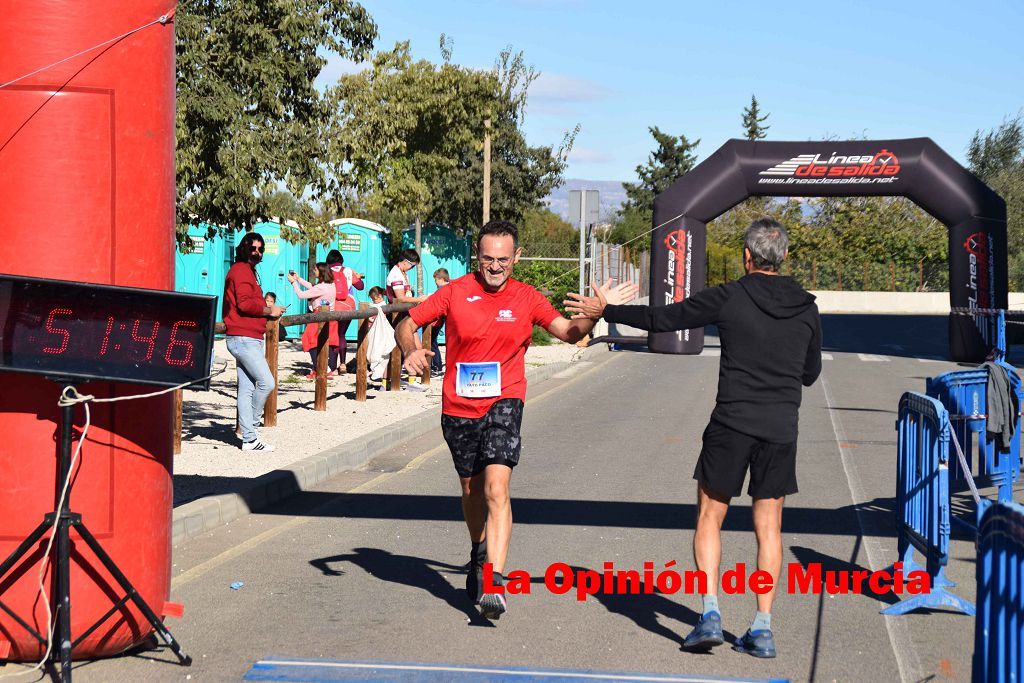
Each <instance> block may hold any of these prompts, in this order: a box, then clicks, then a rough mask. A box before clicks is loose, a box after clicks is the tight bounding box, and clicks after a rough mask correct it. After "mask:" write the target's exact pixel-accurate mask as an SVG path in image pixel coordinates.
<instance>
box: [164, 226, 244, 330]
mask: <svg viewBox="0 0 1024 683" xmlns="http://www.w3.org/2000/svg"><path fill="white" fill-rule="evenodd" d="M211 230H212V231H216V228H215V227H212V226H210V225H209V224H207V223H200V224H199V225H190V226H189V227H188V239H189V241H190V242H191V243H192V249H191V251H189V253H187V254H186V253H184V252H182V250H181V248H180V247H179V248H178V249H177V250H176V253H175V255H174V289H175V291H178V292H188V293H190V294H209V295H212V296H216V297H221V296H223V294H224V278H225V276H226V275H227V269H228V268H230V267H231V262H232V261H233V260H234V249H233V248H231V247H229V242H228V240H227V239H225V238H224V236H223V235H221V234H220V233H218V232H214V234H213V237H209V236H208V234H209V233H210V232H211ZM220 319H221V311H220V304H218V305H217V321H218V322H220Z"/></svg>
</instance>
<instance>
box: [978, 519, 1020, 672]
mask: <svg viewBox="0 0 1024 683" xmlns="http://www.w3.org/2000/svg"><path fill="white" fill-rule="evenodd" d="M978 512H979V514H978V565H977V572H976V574H977V582H978V615H977V618H976V619H975V621H974V658H973V662H972V664H973V665H972V676H971V680H972V681H974V683H997V682H998V683H1002V682H1003V681H1018V682H1020V681H1024V506H1022V505H1018V504H1016V503H995V504H993V503H991V502H990V501H982V503H981V505H980V506H979V507H978Z"/></svg>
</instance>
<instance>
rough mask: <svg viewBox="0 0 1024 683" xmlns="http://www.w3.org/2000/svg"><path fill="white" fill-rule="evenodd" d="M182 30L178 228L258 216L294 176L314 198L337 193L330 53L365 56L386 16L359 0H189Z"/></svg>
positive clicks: (300, 193) (297, 187)
mask: <svg viewBox="0 0 1024 683" xmlns="http://www.w3.org/2000/svg"><path fill="white" fill-rule="evenodd" d="M175 29H176V35H177V44H176V52H177V119H176V129H177V130H176V133H177V155H176V161H177V190H178V227H179V231H182V230H183V229H184V228H185V226H187V225H188V224H189V223H191V222H195V221H196V219H198V220H202V221H205V222H208V223H215V224H218V225H222V226H230V227H231V228H240V227H248V226H251V225H252V224H254V223H256V222H258V221H259V220H260V219H262V218H266V217H268V214H269V213H270V211H269V207H268V204H267V200H268V199H269V197H270V196H272V193H273V191H274V190H275V189H277V188H279V187H280V185H281V184H283V185H284V186H285V187H286V188H287V189H288V190H289V192H290V193H291V194H292V195H293V196H296V197H306V196H308V197H309V198H310V199H312V200H313V201H316V200H318V199H320V198H321V197H323V196H325V195H328V194H331V193H332V192H334V191H335V190H336V189H337V188H338V186H339V184H340V181H339V178H338V177H337V176H332V175H331V174H330V173H329V166H328V164H327V161H328V160H327V152H328V150H327V146H326V144H325V140H326V138H325V132H326V131H327V130H328V128H329V127H330V121H331V119H332V117H333V115H334V112H333V109H332V105H331V103H332V101H333V98H332V96H331V94H330V93H329V92H328V93H321V92H320V91H319V90H318V89H317V88H316V87H315V85H314V80H315V79H316V77H317V76H318V75H319V73H320V71H321V69H322V68H323V67H324V65H325V64H326V63H327V55H329V54H334V55H338V56H340V57H343V58H348V59H353V60H361V59H363V58H364V57H365V56H366V55H368V54H369V52H370V50H371V49H372V47H373V41H374V39H375V38H376V35H377V27H376V25H375V24H374V23H373V21H372V19H371V18H370V15H369V14H368V13H367V12H366V10H365V9H364V8H363V7H362V6H361V5H359V4H358V3H356V2H353V1H352V0H290V1H289V2H281V1H274V2H267V1H265V0H181V2H179V4H178V11H177V15H176V18H175Z"/></svg>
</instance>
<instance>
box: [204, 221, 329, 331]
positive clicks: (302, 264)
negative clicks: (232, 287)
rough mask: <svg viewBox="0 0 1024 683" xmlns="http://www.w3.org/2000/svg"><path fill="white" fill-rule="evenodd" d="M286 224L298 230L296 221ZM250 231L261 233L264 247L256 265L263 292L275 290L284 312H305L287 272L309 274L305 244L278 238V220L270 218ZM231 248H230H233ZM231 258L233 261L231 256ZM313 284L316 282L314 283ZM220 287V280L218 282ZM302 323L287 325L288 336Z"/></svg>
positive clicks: (239, 238)
mask: <svg viewBox="0 0 1024 683" xmlns="http://www.w3.org/2000/svg"><path fill="white" fill-rule="evenodd" d="M285 225H287V226H288V227H290V228H294V229H298V227H299V225H298V223H296V222H295V221H286V222H285ZM253 232H258V233H259V234H260V235H262V236H263V242H264V247H265V248H266V251H264V252H263V260H262V261H260V264H259V265H258V266H256V276H257V277H258V278H259V281H260V287H262V288H263V292H264V293H266V292H274V293H275V294H277V304H278V305H279V306H286V307H287V308H286V309H285V315H301V314H302V313H308V312H309V308H308V306H307V302H306V301H304V300H302V299H300V298H299V297H297V296H295V291H294V290H293V289H292V285H291V283H290V282H288V271H289V270H294V271H295V272H296V273H298V274H299V276H301V277H302V278H303V279H306V277H307V276H308V275H309V268H308V266H307V263H308V257H307V254H308V253H309V249H308V248H307V247H306V245H305V244H302V243H299V244H291V243H290V242H287V241H285V240H284V239H282V238H281V223H280V222H279V221H276V220H271V221H268V222H266V223H257V224H256V225H255V226H254V227H253ZM244 234H245V232H243V231H241V230H240V231H238V232H236V233H235V239H234V245H235V246H237V245H238V243H239V242H241V241H242V236H243V235H244ZM232 251H233V250H232ZM232 260H234V259H233V258H232ZM314 284H315V283H314ZM221 287H223V283H222V285H221ZM303 327H304V326H303V325H292V326H290V327H288V336H289V337H291V338H292V339H296V338H298V337H299V336H301V335H302V330H303Z"/></svg>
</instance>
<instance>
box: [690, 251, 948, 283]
mask: <svg viewBox="0 0 1024 683" xmlns="http://www.w3.org/2000/svg"><path fill="white" fill-rule="evenodd" d="M743 274H744V270H743V259H742V257H739V256H723V255H717V254H716V255H712V254H709V255H708V264H707V279H706V286H708V287H712V286H714V285H718V284H722V283H723V282H730V281H732V280H737V279H739V278H741V277H743ZM782 274H783V275H789V276H790V277H792V278H793V279H794V280H796V281H797V282H798V283H800V285H801V286H802V287H804V288H805V289H810V290H831V291H840V292H842V291H847V292H945V291H949V264H948V263H946V262H945V261H918V262H917V263H899V262H896V261H889V262H883V263H878V262H874V261H860V262H857V261H835V260H830V259H810V260H798V259H790V260H787V261H785V262H784V263H783V264H782Z"/></svg>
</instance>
